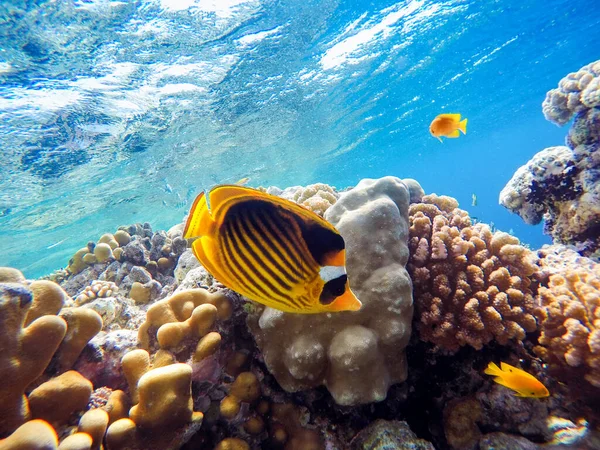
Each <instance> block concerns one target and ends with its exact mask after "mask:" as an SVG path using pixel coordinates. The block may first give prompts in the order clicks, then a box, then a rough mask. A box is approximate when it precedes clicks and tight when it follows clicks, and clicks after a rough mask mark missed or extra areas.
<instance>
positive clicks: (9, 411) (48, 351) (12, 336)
mask: <svg viewBox="0 0 600 450" xmlns="http://www.w3.org/2000/svg"><path fill="white" fill-rule="evenodd" d="M31 301H32V293H31V291H29V290H28V289H27V288H26V287H24V286H22V285H19V284H0V330H2V332H1V333H0V348H1V349H2V353H1V354H0V379H2V380H3V382H2V383H0V398H1V399H2V408H0V435H4V434H7V433H10V432H12V431H14V430H15V429H16V428H17V427H18V426H19V425H21V424H22V423H24V422H25V421H26V420H27V419H29V418H30V410H29V405H28V402H27V399H26V397H25V395H24V394H25V389H26V388H27V386H28V385H29V384H31V383H32V382H33V381H34V380H35V379H36V378H38V377H39V376H40V375H42V373H43V371H44V370H45V369H46V367H47V366H48V363H49V362H50V359H51V358H52V355H53V354H54V352H55V351H56V349H57V348H58V346H59V345H60V342H61V341H62V339H63V337H64V336H65V333H66V331H67V324H66V322H65V321H64V320H63V319H62V318H60V317H57V316H54V315H48V316H43V317H40V318H39V319H37V320H36V321H34V322H33V323H31V324H30V325H29V326H28V327H24V326H23V324H24V323H25V318H26V315H27V312H28V310H29V308H30V306H31Z"/></svg>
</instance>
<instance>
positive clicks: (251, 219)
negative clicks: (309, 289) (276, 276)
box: [246, 211, 300, 289]
mask: <svg viewBox="0 0 600 450" xmlns="http://www.w3.org/2000/svg"><path fill="white" fill-rule="evenodd" d="M247 225H248V226H249V227H251V229H246V232H247V233H248V234H252V235H254V234H256V235H257V238H256V239H254V242H255V244H256V246H257V247H258V249H259V250H260V252H261V253H262V254H263V255H264V256H265V257H266V258H267V259H268V260H269V262H270V263H271V264H272V265H273V266H274V267H275V269H276V270H277V271H278V272H279V273H281V274H282V275H283V276H284V277H285V278H286V279H287V280H288V281H289V282H290V283H298V282H299V281H300V277H299V276H294V275H295V274H293V273H290V270H289V268H288V267H287V264H286V261H287V260H286V259H285V257H284V255H283V254H282V253H281V251H280V250H279V248H278V247H277V245H276V243H275V238H274V237H273V236H270V235H269V234H268V233H267V232H266V230H265V225H264V224H263V223H262V222H261V221H260V219H259V218H258V217H257V214H256V212H255V211H250V213H249V214H248V221H247ZM273 255H275V256H273ZM284 266H286V267H284ZM287 289H291V288H290V287H288V288H287Z"/></svg>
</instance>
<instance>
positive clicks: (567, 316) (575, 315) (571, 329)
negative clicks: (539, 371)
mask: <svg viewBox="0 0 600 450" xmlns="http://www.w3.org/2000/svg"><path fill="white" fill-rule="evenodd" d="M590 263H591V261H590ZM590 265H591V267H589V266H588V267H586V266H583V265H578V266H571V267H567V268H565V269H563V272H562V273H555V274H553V275H551V276H550V281H549V283H548V287H541V288H540V290H539V294H540V307H539V308H538V309H537V316H538V320H539V323H540V330H541V334H540V338H539V345H538V346H537V347H535V351H536V353H537V354H538V355H540V356H541V357H542V359H544V361H546V362H547V363H548V364H549V366H550V370H551V371H552V372H553V373H554V374H555V375H556V376H558V377H559V378H560V379H562V380H563V381H565V382H566V383H567V385H571V384H572V385H573V386H574V387H575V386H578V387H579V388H582V386H581V380H585V382H587V383H589V385H591V386H593V387H594V388H600V319H599V317H600V264H593V263H591V264H590ZM591 394H595V396H596V397H598V395H599V394H600V392H599V391H596V390H595V389H593V390H591Z"/></svg>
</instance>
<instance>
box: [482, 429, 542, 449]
mask: <svg viewBox="0 0 600 450" xmlns="http://www.w3.org/2000/svg"><path fill="white" fill-rule="evenodd" d="M540 448H541V447H540V446H538V445H537V444H535V443H533V442H531V441H530V440H528V439H526V438H524V437H522V436H515V435H512V434H506V433H488V434H486V435H485V436H483V437H482V438H481V440H480V441H479V450H539V449H540Z"/></svg>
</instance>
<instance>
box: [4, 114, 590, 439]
mask: <svg viewBox="0 0 600 450" xmlns="http://www.w3.org/2000/svg"><path fill="white" fill-rule="evenodd" d="M578 114H582V115H583V114H587V115H586V116H585V117H588V119H589V117H590V114H591V113H590V112H589V110H587V112H586V111H583V110H581V111H579V112H578ZM582 117H583V116H582ZM588 119H586V120H588ZM586 130H587V129H583V128H578V129H577V130H575V131H573V132H572V133H571V135H570V138H569V139H570V142H574V143H575V142H577V143H582V142H589V139H590V134H589V133H587V131H586ZM586 133H587V134H586ZM578 145H584V144H578ZM585 145H589V144H587V143H586V144H585ZM269 190H270V191H272V192H273V193H279V194H280V195H284V196H287V197H286V198H290V199H293V200H294V201H296V202H298V203H300V204H302V205H304V206H305V207H307V208H309V209H312V210H314V211H315V212H317V213H319V214H322V215H324V217H325V218H326V220H329V221H330V222H331V223H332V224H334V225H335V226H336V227H337V229H338V230H339V231H340V233H341V234H342V236H343V237H344V239H345V242H346V252H347V270H348V277H349V281H350V285H351V287H352V289H353V290H354V292H355V293H356V295H357V297H358V298H359V299H360V300H361V301H362V302H363V308H362V309H361V310H360V311H357V312H347V313H339V314H321V315H314V316H303V315H297V314H286V313H283V312H280V311H276V310H273V309H270V308H265V307H263V306H261V305H256V304H254V303H252V302H244V301H243V299H242V298H241V297H240V296H239V295H237V294H236V293H234V292H232V291H229V290H227V289H224V287H223V286H222V285H221V284H220V283H219V282H218V281H216V280H214V279H213V278H212V277H211V276H210V275H209V274H208V273H207V272H206V270H205V269H204V268H203V267H201V266H200V265H199V264H198V262H197V261H196V260H195V259H194V257H193V255H192V253H191V252H189V250H187V242H186V241H185V240H184V239H181V226H180V224H178V225H177V226H175V227H173V228H172V229H171V230H169V231H168V232H163V231H157V232H152V230H151V228H150V227H149V225H140V224H136V225H133V226H130V227H121V229H119V230H118V231H117V232H116V233H114V234H106V235H103V236H102V237H101V238H100V240H99V241H98V242H97V243H90V244H89V245H88V246H87V247H86V248H85V251H84V249H82V250H81V252H80V254H79V256H78V257H77V258H74V259H73V261H72V262H71V268H70V269H69V272H68V273H67V272H57V273H55V274H54V275H53V276H52V277H49V278H50V279H53V280H57V281H59V282H60V283H61V286H62V288H61V287H60V286H59V285H57V284H56V283H54V282H52V281H50V280H49V279H47V280H36V281H30V280H26V279H25V277H24V276H23V275H22V274H21V273H20V272H19V271H16V270H14V269H9V268H0V328H1V329H2V330H3V332H2V333H0V348H1V349H3V353H2V355H1V356H0V376H3V377H4V379H6V380H8V382H7V383H4V384H3V385H1V386H0V403H1V405H0V406H2V408H0V437H2V438H6V439H4V440H0V448H3V449H4V448H7V449H21V448H35V449H37V448H40V449H42V448H43V449H57V448H60V449H63V450H66V449H92V448H106V449H108V450H125V449H130V450H142V449H145V450H153V449H162V448H173V449H175V448H185V449H187V448H190V449H191V448H207V449H209V448H212V449H241V450H243V449H251V448H252V449H253V448H279V449H286V450H325V449H329V448H348V449H359V448H373V449H374V448H400V449H404V448H406V449H409V448H412V449H432V448H434V447H433V445H435V448H438V449H440V450H454V449H456V450H459V449H461V450H462V449H470V448H472V449H477V448H479V449H491V448H507V449H508V448H511V449H512V448H524V449H527V448H531V449H534V448H553V447H552V446H559V445H561V446H564V445H570V446H571V447H567V448H581V449H584V448H586V449H587V448H595V447H594V445H596V443H597V442H598V440H597V433H594V430H593V428H594V424H595V423H597V420H598V417H597V414H596V413H594V410H593V409H587V410H580V409H579V405H580V404H579V403H575V404H573V403H572V400H573V397H568V396H567V395H568V393H569V389H567V386H562V385H560V384H559V383H557V382H556V381H554V380H553V379H552V378H548V374H547V373H546V370H545V366H542V364H541V362H540V360H539V359H537V358H535V357H534V356H533V351H532V349H533V348H534V345H535V344H538V345H537V347H535V352H536V353H538V354H539V355H540V356H541V357H542V358H543V359H544V361H545V362H547V363H548V365H549V371H550V373H552V374H555V375H556V376H557V378H558V379H559V380H563V381H565V382H566V383H567V384H569V385H571V384H575V383H574V380H577V379H585V380H586V382H585V383H578V384H579V385H581V384H585V385H586V386H585V388H586V389H583V390H585V392H587V393H589V394H592V395H590V398H592V397H593V398H597V392H598V391H597V386H598V383H599V381H598V370H597V366H598V365H597V364H596V362H595V361H596V360H595V356H596V353H598V354H600V350H598V351H596V350H595V347H594V345H595V343H596V341H599V342H600V339H598V338H597V337H596V334H597V325H598V324H597V323H596V322H597V321H598V320H597V319H596V303H598V299H600V281H599V280H600V269H598V267H599V265H598V264H597V263H595V262H594V261H592V260H590V259H588V258H584V257H582V256H581V255H580V254H579V253H577V251H576V250H577V248H575V247H566V246H558V245H555V246H552V247H545V248H543V249H541V250H539V251H538V252H537V256H536V255H535V254H534V253H532V252H531V251H529V250H528V249H526V248H525V247H523V246H521V245H519V242H518V240H517V239H516V238H514V237H512V236H510V235H508V234H506V233H500V232H497V233H492V232H491V230H490V229H489V227H488V226H486V225H484V224H473V223H472V222H471V220H470V218H469V216H468V214H467V213H466V212H465V211H462V210H460V209H459V208H458V203H457V202H456V201H455V200H454V199H451V198H449V197H438V196H435V195H428V196H425V195H424V192H423V189H422V188H421V187H420V185H419V184H418V183H417V182H416V181H415V180H411V179H406V180H400V179H398V178H395V177H385V178H382V179H378V180H363V181H361V182H360V183H359V184H358V185H357V186H356V187H355V188H352V189H348V190H344V191H343V192H341V193H338V192H337V191H336V190H335V189H333V188H331V187H329V186H327V185H322V184H317V185H312V186H308V187H306V188H300V187H295V188H291V189H286V190H285V191H280V190H279V191H276V190H275V189H274V188H269ZM532 214H533V213H532ZM536 214H537V213H536ZM76 269H77V270H76ZM75 272H77V273H75ZM409 274H410V276H409ZM411 277H412V281H411ZM413 283H414V291H413ZM538 285H541V286H542V287H540V288H538ZM413 295H414V300H415V307H416V313H415V317H414V318H413V316H412V312H413V304H412V301H413ZM71 296H72V298H71ZM538 301H539V302H540V303H539V305H538V306H537V307H536V302H538ZM598 314H600V313H598ZM534 316H535V317H537V318H538V320H539V331H540V334H539V342H536V339H537V338H538V335H537V334H533V333H532V334H527V333H528V332H530V331H534V330H535V329H536V320H535V317H534ZM413 320H414V325H415V328H416V329H417V331H418V333H414V334H413V336H412V340H411V342H410V345H409V337H410V335H411V325H412V322H413ZM253 336H254V338H255V341H254V340H253V339H252V337H253ZM521 341H523V342H522V343H521ZM512 342H518V343H519V345H506V344H511V343H512ZM405 352H408V358H407V356H406V355H405ZM490 360H496V361H498V360H502V361H507V362H509V363H511V364H515V365H517V366H519V367H522V368H523V369H524V370H527V371H528V372H530V373H532V374H534V375H535V376H536V377H538V378H540V379H541V380H542V381H543V382H544V383H545V384H546V385H547V386H548V387H549V389H550V392H551V397H550V398H548V399H543V400H540V399H528V398H519V397H516V396H515V395H514V393H513V392H512V391H511V390H509V389H506V388H505V387H502V386H499V385H497V384H495V383H493V381H492V380H490V379H489V378H488V377H485V376H484V375H483V368H485V366H486V365H487V364H488V363H489V361H490ZM408 363H410V364H411V365H410V369H409V370H408V367H407V365H408ZM407 376H408V379H407ZM313 388H315V389H313ZM327 390H328V391H329V394H328V393H327ZM594 396H595V397H594ZM386 397H387V398H386ZM581 417H585V419H589V421H590V423H591V424H592V425H588V422H586V420H583V419H581ZM403 420H406V422H403ZM411 428H412V430H411ZM11 433H12V434H11ZM32 435H35V436H36V438H35V439H33V440H32V439H31V436H32ZM428 441H431V443H430V442H428ZM542 443H544V444H542Z"/></svg>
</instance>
